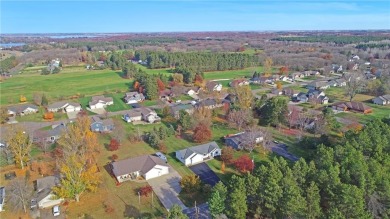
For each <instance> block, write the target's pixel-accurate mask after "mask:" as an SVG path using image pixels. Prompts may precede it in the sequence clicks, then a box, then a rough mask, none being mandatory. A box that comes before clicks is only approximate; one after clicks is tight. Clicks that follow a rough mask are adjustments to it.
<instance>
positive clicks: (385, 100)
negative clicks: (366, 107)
mask: <svg viewBox="0 0 390 219" xmlns="http://www.w3.org/2000/svg"><path fill="white" fill-rule="evenodd" d="M372 102H373V103H375V104H378V105H388V104H390V94H387V95H383V96H379V97H376V98H374V99H372Z"/></svg>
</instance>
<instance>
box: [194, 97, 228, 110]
mask: <svg viewBox="0 0 390 219" xmlns="http://www.w3.org/2000/svg"><path fill="white" fill-rule="evenodd" d="M195 107H206V108H208V109H215V108H219V107H223V103H222V101H220V100H216V99H212V98H207V99H204V100H201V101H199V102H198V103H196V104H195Z"/></svg>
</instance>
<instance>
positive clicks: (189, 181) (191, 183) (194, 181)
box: [180, 174, 201, 193]
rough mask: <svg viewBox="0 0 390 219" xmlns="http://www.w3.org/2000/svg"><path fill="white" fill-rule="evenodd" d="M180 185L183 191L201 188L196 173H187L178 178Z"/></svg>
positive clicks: (194, 190) (187, 191)
mask: <svg viewBox="0 0 390 219" xmlns="http://www.w3.org/2000/svg"><path fill="white" fill-rule="evenodd" d="M180 186H181V188H182V189H183V191H184V192H185V193H192V192H198V191H199V190H200V188H201V181H200V179H199V176H197V175H194V174H192V175H187V176H184V177H183V178H182V179H181V180H180Z"/></svg>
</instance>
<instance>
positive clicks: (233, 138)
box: [225, 132, 264, 150]
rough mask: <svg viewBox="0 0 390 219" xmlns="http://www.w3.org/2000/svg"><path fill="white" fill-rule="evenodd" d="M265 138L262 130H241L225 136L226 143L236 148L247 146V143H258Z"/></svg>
mask: <svg viewBox="0 0 390 219" xmlns="http://www.w3.org/2000/svg"><path fill="white" fill-rule="evenodd" d="M263 140H264V135H263V133H262V132H241V133H237V134H234V135H228V136H227V137H225V144H226V145H227V146H230V147H232V148H234V149H236V150H241V149H244V148H245V145H246V144H258V143H260V142H262V141H263Z"/></svg>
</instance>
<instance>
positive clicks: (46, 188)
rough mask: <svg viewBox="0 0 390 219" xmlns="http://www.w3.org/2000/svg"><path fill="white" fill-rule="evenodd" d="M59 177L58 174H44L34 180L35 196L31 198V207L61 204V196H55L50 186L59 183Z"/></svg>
mask: <svg viewBox="0 0 390 219" xmlns="http://www.w3.org/2000/svg"><path fill="white" fill-rule="evenodd" d="M60 182H61V179H60V177H59V176H46V177H43V178H40V179H37V180H36V181H34V189H35V192H36V195H35V197H34V198H33V199H32V200H31V204H32V205H31V207H32V208H34V207H38V208H50V207H52V206H55V205H59V204H61V202H63V201H64V199H63V198H59V197H58V196H56V195H55V194H54V193H53V191H52V188H53V187H55V186H58V185H60Z"/></svg>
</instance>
